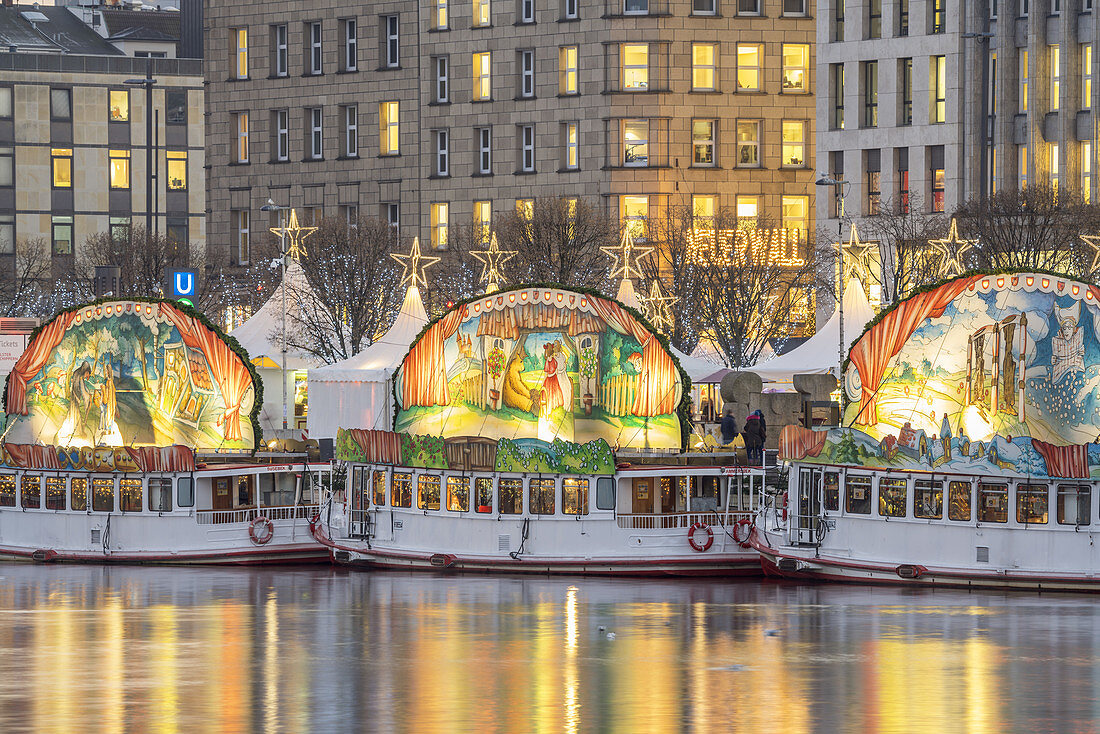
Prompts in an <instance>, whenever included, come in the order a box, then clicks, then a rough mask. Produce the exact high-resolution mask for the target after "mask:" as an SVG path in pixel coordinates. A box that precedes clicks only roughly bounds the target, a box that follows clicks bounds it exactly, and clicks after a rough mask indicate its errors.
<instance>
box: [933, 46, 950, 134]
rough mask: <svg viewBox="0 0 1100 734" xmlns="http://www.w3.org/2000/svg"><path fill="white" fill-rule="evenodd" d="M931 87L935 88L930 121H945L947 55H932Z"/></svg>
mask: <svg viewBox="0 0 1100 734" xmlns="http://www.w3.org/2000/svg"><path fill="white" fill-rule="evenodd" d="M932 74H933V75H934V82H933V89H934V90H935V99H934V105H935V106H934V107H933V108H932V122H947V57H946V56H933V57H932Z"/></svg>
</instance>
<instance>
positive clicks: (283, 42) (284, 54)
mask: <svg viewBox="0 0 1100 734" xmlns="http://www.w3.org/2000/svg"><path fill="white" fill-rule="evenodd" d="M272 28H273V29H274V36H275V38H274V43H273V46H274V48H275V63H274V65H273V66H274V67H275V74H274V75H275V76H276V77H287V76H290V52H289V47H290V30H289V28H288V27H287V25H286V23H280V24H276V25H274V26H272Z"/></svg>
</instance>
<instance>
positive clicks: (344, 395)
mask: <svg viewBox="0 0 1100 734" xmlns="http://www.w3.org/2000/svg"><path fill="white" fill-rule="evenodd" d="M427 323H428V314H427V312H426V311H425V310H424V302H423V301H422V300H421V299H420V290H419V289H418V288H417V287H416V286H415V285H412V286H409V288H408V290H407V291H405V300H404V301H403V302H402V303H401V310H400V311H399V312H398V314H397V318H396V319H395V320H394V322H393V326H391V327H390V328H389V330H388V331H387V332H386V333H385V334H384V335H383V336H382V337H381V338H380V339H378V340H377V341H375V342H374V343H373V344H371V345H370V346H369V347H367V348H366V349H364V350H363V351H361V352H359V353H358V354H356V355H354V356H352V357H349V358H348V359H345V360H343V361H342V362H337V363H336V364H330V365H327V366H325V367H317V368H314V369H311V370H310V371H309V414H308V419H307V420H308V423H307V426H308V429H309V435H310V438H334V437H335V436H336V429H337V428H384V429H389V428H390V427H391V419H392V417H393V400H392V399H391V393H390V389H391V388H390V384H391V379H392V378H393V375H394V373H395V372H396V371H397V368H398V367H399V366H400V365H401V361H402V360H403V359H404V358H405V354H406V353H408V351H409V347H410V346H411V345H412V342H413V340H414V339H415V338H416V337H417V335H418V334H419V333H420V332H421V331H422V330H423V328H424V326H425V325H426V324H427Z"/></svg>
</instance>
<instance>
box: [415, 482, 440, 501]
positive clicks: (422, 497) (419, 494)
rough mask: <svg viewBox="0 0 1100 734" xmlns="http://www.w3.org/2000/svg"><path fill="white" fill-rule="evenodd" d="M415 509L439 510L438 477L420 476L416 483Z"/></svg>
mask: <svg viewBox="0 0 1100 734" xmlns="http://www.w3.org/2000/svg"><path fill="white" fill-rule="evenodd" d="M416 485H417V486H416V507H417V509H420V510H438V509H439V477H438V476H433V475H430V474H422V475H420V477H419V478H418V481H417V483H416Z"/></svg>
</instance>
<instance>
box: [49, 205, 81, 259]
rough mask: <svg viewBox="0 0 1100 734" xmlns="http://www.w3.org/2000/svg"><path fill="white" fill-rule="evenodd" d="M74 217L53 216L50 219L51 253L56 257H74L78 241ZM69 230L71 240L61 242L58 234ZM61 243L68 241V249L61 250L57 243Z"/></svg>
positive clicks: (64, 215)
mask: <svg viewBox="0 0 1100 734" xmlns="http://www.w3.org/2000/svg"><path fill="white" fill-rule="evenodd" d="M73 220H74V217H73V216H72V215H66V214H53V215H51V217H50V252H51V253H52V254H54V255H72V254H73V250H74V249H75V248H74V245H75V240H76V231H75V230H76V225H75V224H74V221H73ZM65 229H67V230H68V233H69V239H68V240H59V239H58V233H59V231H61V230H65ZM59 241H67V242H68V247H67V248H65V249H64V250H62V249H59V248H58V246H57V243H58V242H59Z"/></svg>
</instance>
